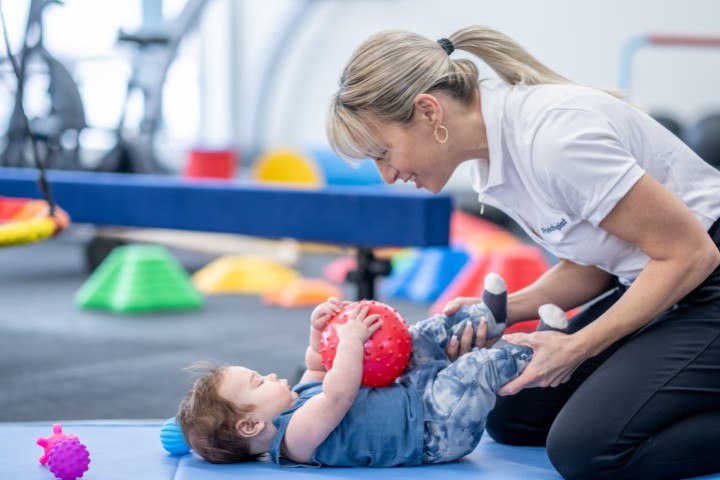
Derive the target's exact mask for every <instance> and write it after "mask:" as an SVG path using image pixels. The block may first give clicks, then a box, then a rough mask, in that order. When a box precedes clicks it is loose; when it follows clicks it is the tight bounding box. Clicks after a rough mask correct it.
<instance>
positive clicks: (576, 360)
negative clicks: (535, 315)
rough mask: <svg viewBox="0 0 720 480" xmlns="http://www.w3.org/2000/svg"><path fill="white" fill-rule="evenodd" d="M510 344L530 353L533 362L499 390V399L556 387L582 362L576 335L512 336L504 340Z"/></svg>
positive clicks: (539, 334)
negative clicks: (542, 388) (526, 349)
mask: <svg viewBox="0 0 720 480" xmlns="http://www.w3.org/2000/svg"><path fill="white" fill-rule="evenodd" d="M503 338H504V339H505V340H506V341H508V342H509V343H514V344H516V345H526V346H528V347H530V348H532V349H533V358H532V360H531V361H530V363H529V364H528V366H527V367H526V368H525V370H524V371H523V373H522V374H521V375H520V376H519V377H517V378H516V379H514V380H512V381H510V382H508V383H506V384H505V385H503V386H502V388H500V389H499V390H498V392H497V393H498V395H514V394H516V393H517V392H519V391H520V390H522V389H523V388H530V387H557V386H558V385H560V384H561V383H565V382H567V381H568V380H570V376H571V375H572V374H573V372H574V371H575V370H576V369H577V367H579V366H580V364H581V363H582V362H583V361H584V360H585V352H584V351H583V350H582V349H581V348H579V345H578V342H577V341H576V339H577V337H576V336H575V335H566V334H564V333H560V332H553V331H544V332H533V333H513V334H509V335H505V336H504V337H503Z"/></svg>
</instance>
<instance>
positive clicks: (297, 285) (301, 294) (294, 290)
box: [263, 278, 343, 308]
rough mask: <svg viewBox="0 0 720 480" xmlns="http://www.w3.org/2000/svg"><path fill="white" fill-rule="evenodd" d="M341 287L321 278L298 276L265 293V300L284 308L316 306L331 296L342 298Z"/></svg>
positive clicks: (269, 303)
mask: <svg viewBox="0 0 720 480" xmlns="http://www.w3.org/2000/svg"><path fill="white" fill-rule="evenodd" d="M342 295H343V292H342V290H341V289H340V287H338V286H336V285H334V284H332V283H330V282H327V281H325V280H321V279H308V278H298V279H295V280H293V281H291V282H290V283H288V284H287V285H285V286H284V287H282V288H280V289H278V290H275V291H272V292H268V293H266V294H265V295H263V302H265V303H266V304H268V305H277V306H279V307H284V308H302V307H314V306H315V305H318V304H319V303H322V302H324V301H325V300H327V299H328V298H330V297H338V298H342Z"/></svg>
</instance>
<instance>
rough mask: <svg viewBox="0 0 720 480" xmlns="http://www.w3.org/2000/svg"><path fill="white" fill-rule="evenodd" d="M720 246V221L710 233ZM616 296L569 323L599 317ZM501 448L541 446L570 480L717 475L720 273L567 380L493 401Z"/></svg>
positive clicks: (493, 429)
mask: <svg viewBox="0 0 720 480" xmlns="http://www.w3.org/2000/svg"><path fill="white" fill-rule="evenodd" d="M710 234H711V235H712V236H713V238H714V239H715V241H716V243H717V244H720V222H716V223H715V225H713V228H711V230H710ZM622 293H623V289H622V288H617V289H615V290H614V291H613V292H612V293H611V294H609V295H608V296H606V297H603V298H602V299H600V300H598V301H597V302H595V303H594V304H593V305H591V306H590V307H589V308H587V309H586V310H584V311H583V312H581V313H580V314H579V315H578V316H577V317H576V318H575V319H574V321H579V322H584V323H587V322H589V321H592V320H593V319H595V318H597V317H598V316H599V315H601V314H602V313H603V312H605V311H606V310H607V309H608V308H610V306H612V304H613V303H615V302H616V301H617V299H618V298H620V296H621V295H622ZM487 431H488V433H489V434H490V435H491V436H492V437H493V438H494V439H495V440H496V441H498V442H501V443H507V444H511V445H534V446H546V447H547V450H548V456H549V457H550V461H551V462H552V464H553V465H554V466H555V468H556V469H557V470H558V472H559V473H560V474H561V475H562V476H563V477H564V478H567V479H576V478H577V479H583V480H588V479H601V478H602V479H604V478H606V479H613V480H615V479H633V480H638V479H644V478H647V479H652V480H658V479H665V478H668V479H677V478H688V477H693V476H699V475H706V474H710V473H717V472H720V268H719V269H718V270H716V271H715V272H714V273H713V274H712V275H710V277H708V279H707V280H706V281H705V282H704V283H703V284H702V285H701V286H700V287H698V288H697V289H695V290H694V291H693V292H691V293H690V294H689V295H688V296H686V297H685V298H684V299H682V300H681V301H680V302H678V303H677V304H676V305H675V306H673V308H671V309H670V310H668V311H666V312H665V313H663V314H662V315H661V316H660V317H658V318H657V319H655V320H654V321H652V322H651V323H650V324H649V325H647V326H646V327H644V328H642V329H641V330H640V331H638V332H636V333H635V334H633V335H630V336H629V337H626V338H624V339H622V340H620V341H618V342H617V343H615V344H614V345H613V346H611V347H610V348H608V349H607V350H605V351H604V352H603V353H601V354H600V355H597V356H596V357H593V358H590V359H589V360H587V361H586V362H584V363H583V364H582V365H581V366H580V367H579V368H578V370H576V371H575V373H574V374H573V376H572V378H571V379H570V381H569V382H567V383H564V384H562V385H560V386H558V387H556V388H549V387H548V388H530V389H525V390H522V391H521V392H519V393H517V394H516V395H513V396H507V397H499V399H498V402H497V404H496V406H495V408H494V410H493V411H492V412H491V413H490V416H489V418H488V424H487Z"/></svg>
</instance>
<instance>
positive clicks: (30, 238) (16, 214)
mask: <svg viewBox="0 0 720 480" xmlns="http://www.w3.org/2000/svg"><path fill="white" fill-rule="evenodd" d="M69 224H70V217H69V216H68V214H67V212H65V211H64V210H62V209H61V208H59V207H57V206H56V207H55V209H54V211H53V213H52V214H51V213H50V208H49V207H48V203H47V202H46V201H45V200H34V199H29V198H13V197H0V247H7V246H12V245H21V244H24V243H33V242H39V241H42V240H45V239H47V238H50V237H53V236H55V235H57V234H58V233H60V232H61V231H62V230H64V229H65V228H66V227H67V226H68V225H69Z"/></svg>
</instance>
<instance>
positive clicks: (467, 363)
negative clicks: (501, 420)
mask: <svg viewBox="0 0 720 480" xmlns="http://www.w3.org/2000/svg"><path fill="white" fill-rule="evenodd" d="M531 358H532V350H531V349H530V348H529V347H525V346H521V345H513V344H509V343H505V342H503V341H500V342H498V344H496V347H494V348H491V349H485V348H476V349H474V350H473V351H472V352H470V353H468V354H466V355H463V356H462V357H460V358H459V359H458V360H457V361H456V362H454V363H452V364H450V365H448V366H447V367H446V368H444V369H442V370H440V371H439V372H438V374H437V376H436V377H435V379H434V380H432V381H430V382H428V383H427V386H426V388H425V389H424V390H423V391H422V392H421V393H420V395H421V397H422V399H423V405H424V414H425V450H424V452H423V461H424V462H425V463H439V462H448V461H452V460H456V459H458V458H462V457H463V456H465V455H467V454H469V453H470V452H472V451H473V450H474V449H475V447H476V446H477V444H478V442H479V441H480V437H481V436H482V433H483V430H484V429H485V422H486V420H487V416H488V413H489V412H490V410H492V408H493V406H494V405H495V399H496V394H495V392H496V391H497V390H498V389H499V388H500V387H501V386H502V385H504V384H506V383H507V382H509V381H510V380H512V379H514V378H515V377H517V376H518V375H520V373H521V372H522V371H523V369H524V368H525V366H526V365H527V364H528V363H529V362H530V359H531Z"/></svg>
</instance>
